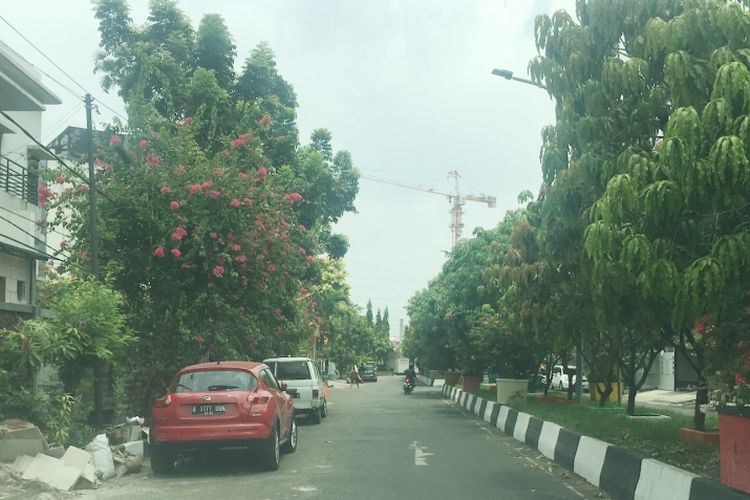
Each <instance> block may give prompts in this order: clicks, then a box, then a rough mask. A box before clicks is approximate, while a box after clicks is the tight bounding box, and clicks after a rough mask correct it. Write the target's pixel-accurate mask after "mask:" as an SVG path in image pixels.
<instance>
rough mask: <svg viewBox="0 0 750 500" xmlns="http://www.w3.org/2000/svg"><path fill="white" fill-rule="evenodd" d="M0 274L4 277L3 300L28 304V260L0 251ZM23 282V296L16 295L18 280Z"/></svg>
mask: <svg viewBox="0 0 750 500" xmlns="http://www.w3.org/2000/svg"><path fill="white" fill-rule="evenodd" d="M0 276H2V277H4V278H5V302H8V303H12V304H28V303H29V289H30V287H31V283H30V282H29V278H30V276H29V261H28V260H27V259H23V258H21V257H16V256H14V255H7V254H3V253H0ZM19 281H23V282H24V283H25V286H24V288H25V296H23V297H18V294H17V290H18V286H17V285H18V282H19Z"/></svg>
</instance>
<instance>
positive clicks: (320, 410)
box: [263, 358, 328, 424]
mask: <svg viewBox="0 0 750 500" xmlns="http://www.w3.org/2000/svg"><path fill="white" fill-rule="evenodd" d="M263 362H264V363H265V364H267V365H268V367H269V368H270V369H271V371H272V372H273V374H274V375H275V376H276V379H277V380H279V382H284V383H286V385H287V390H286V392H287V394H289V395H290V396H291V397H292V401H293V402H294V413H295V414H304V415H307V416H309V417H310V418H311V419H312V421H313V422H314V423H316V424H319V423H320V419H321V418H324V417H325V416H326V414H327V413H328V404H327V402H326V397H325V393H324V391H323V377H321V376H320V371H318V367H317V366H316V365H315V363H313V362H312V360H311V359H310V358H270V359H265V360H263Z"/></svg>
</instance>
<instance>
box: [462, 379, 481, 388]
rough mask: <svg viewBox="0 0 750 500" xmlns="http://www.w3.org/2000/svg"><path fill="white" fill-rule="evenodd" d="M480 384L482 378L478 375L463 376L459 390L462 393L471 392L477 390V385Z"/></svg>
mask: <svg viewBox="0 0 750 500" xmlns="http://www.w3.org/2000/svg"><path fill="white" fill-rule="evenodd" d="M480 383H482V377H481V376H479V375H464V376H463V379H462V380H461V388H462V389H463V390H464V391H472V390H476V389H479V384H480Z"/></svg>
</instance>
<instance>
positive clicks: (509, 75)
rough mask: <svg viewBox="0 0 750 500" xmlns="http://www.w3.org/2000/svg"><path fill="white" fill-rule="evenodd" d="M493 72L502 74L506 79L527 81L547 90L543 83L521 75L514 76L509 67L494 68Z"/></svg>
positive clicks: (526, 82) (498, 74)
mask: <svg viewBox="0 0 750 500" xmlns="http://www.w3.org/2000/svg"><path fill="white" fill-rule="evenodd" d="M492 74H493V75H495V76H501V77H503V78H505V79H506V80H515V81H517V82H521V83H525V84H527V85H533V86H535V87H539V88H540V89H544V90H547V87H545V86H544V85H542V84H541V83H537V82H535V81H533V80H529V79H528V78H521V77H520V76H513V72H512V71H510V70H508V69H497V68H495V69H493V70H492Z"/></svg>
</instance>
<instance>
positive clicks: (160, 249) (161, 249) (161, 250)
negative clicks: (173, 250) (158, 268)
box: [154, 246, 164, 257]
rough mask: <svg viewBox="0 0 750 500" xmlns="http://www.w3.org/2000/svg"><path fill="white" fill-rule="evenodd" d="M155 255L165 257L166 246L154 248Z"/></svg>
mask: <svg viewBox="0 0 750 500" xmlns="http://www.w3.org/2000/svg"><path fill="white" fill-rule="evenodd" d="M154 256H156V257H164V247H161V246H159V247H156V248H154Z"/></svg>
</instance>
